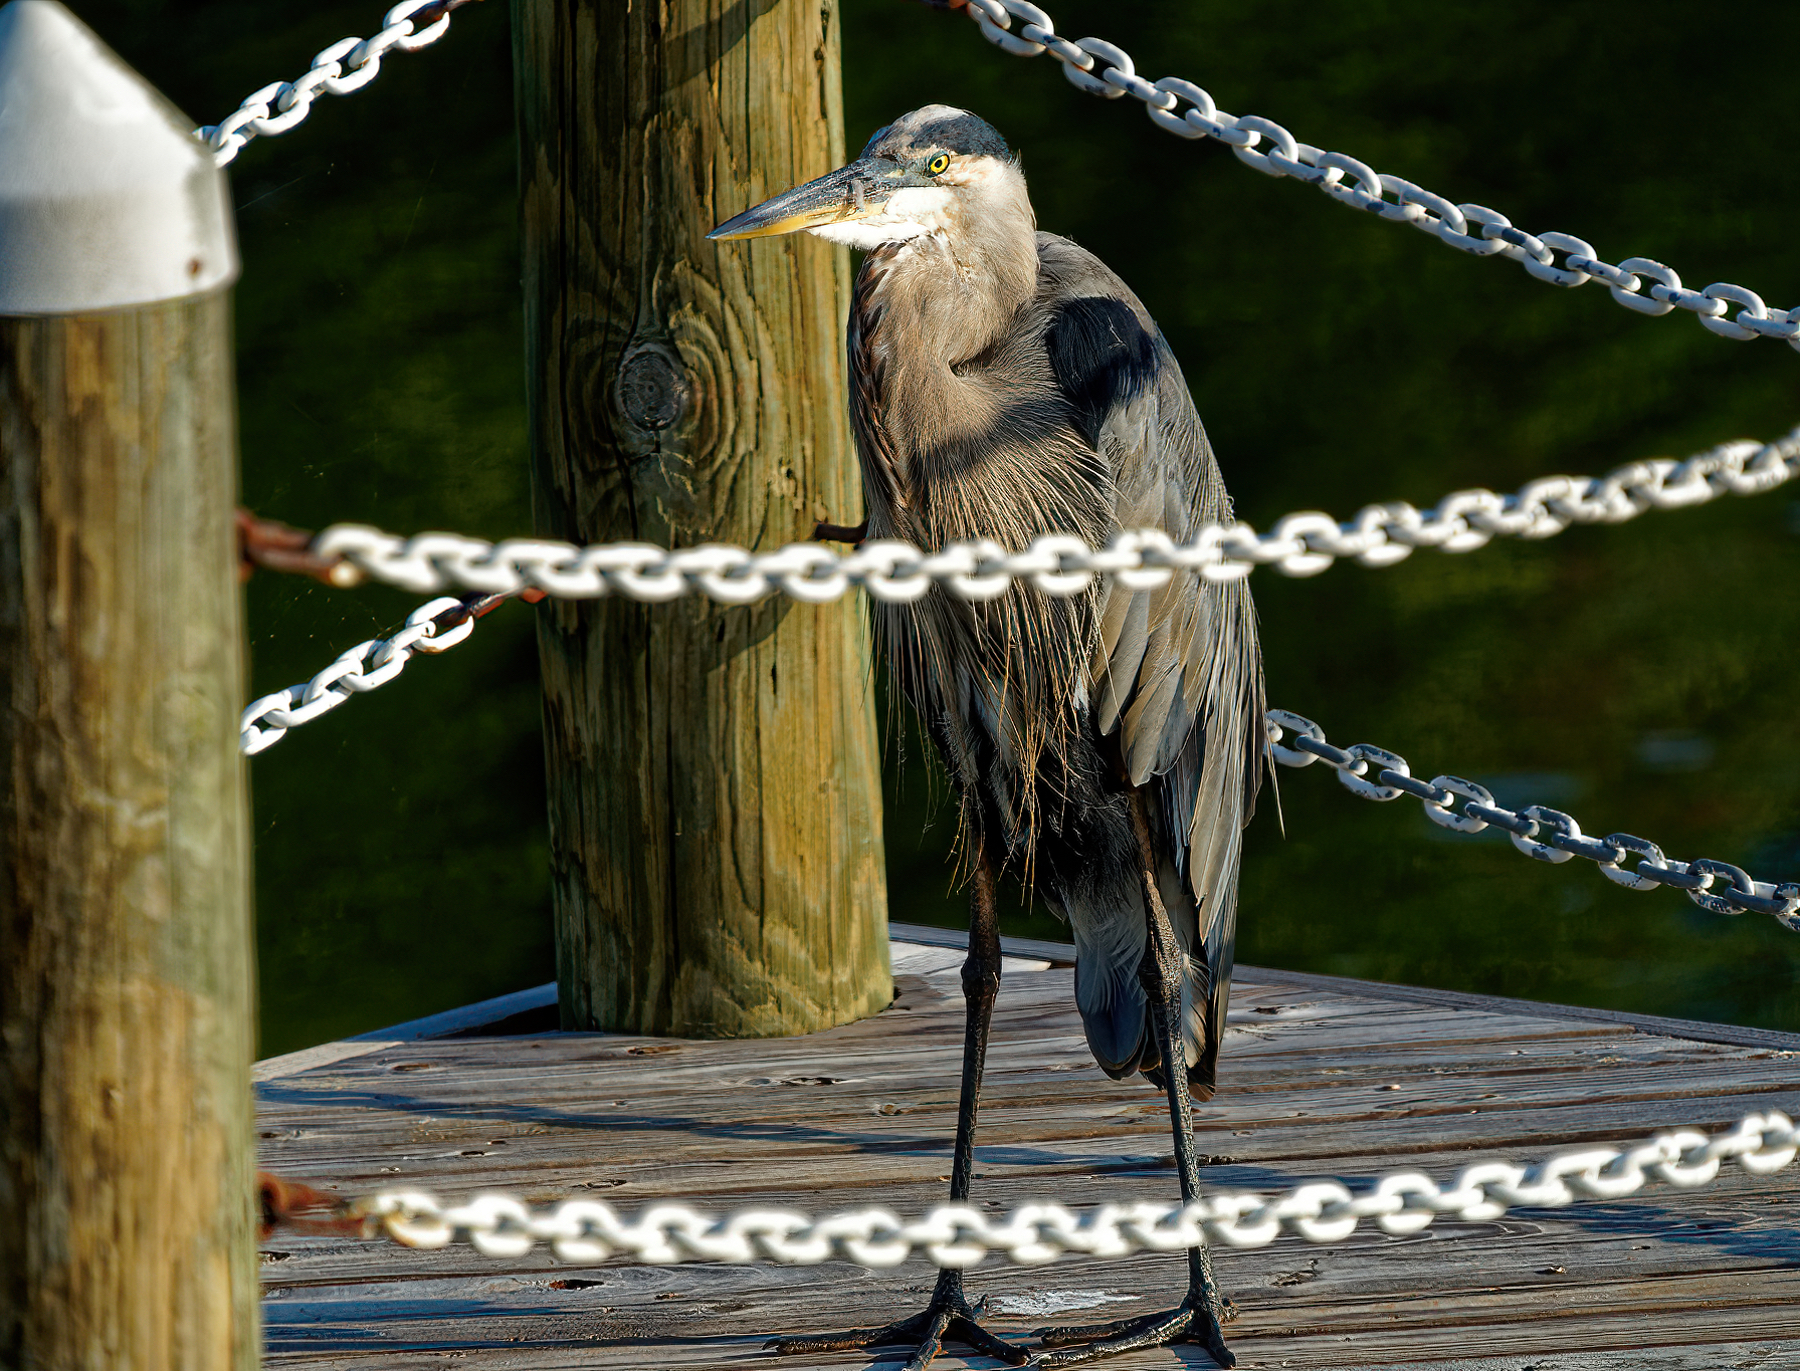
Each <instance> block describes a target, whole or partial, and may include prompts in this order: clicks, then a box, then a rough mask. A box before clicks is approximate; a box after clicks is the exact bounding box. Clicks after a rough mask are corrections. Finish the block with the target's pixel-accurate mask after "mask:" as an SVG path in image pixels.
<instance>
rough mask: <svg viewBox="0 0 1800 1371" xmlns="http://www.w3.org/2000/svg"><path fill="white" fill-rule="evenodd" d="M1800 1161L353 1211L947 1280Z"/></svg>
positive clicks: (399, 1228) (395, 1203) (538, 1236)
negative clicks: (874, 1200) (695, 1202)
mask: <svg viewBox="0 0 1800 1371" xmlns="http://www.w3.org/2000/svg"><path fill="white" fill-rule="evenodd" d="M1797 1147H1800V1130H1796V1128H1795V1126H1794V1124H1793V1123H1792V1121H1790V1120H1789V1118H1788V1116H1787V1115H1786V1114H1783V1113H1781V1112H1779V1111H1774V1110H1772V1111H1770V1112H1769V1113H1767V1114H1748V1115H1746V1116H1745V1117H1744V1118H1743V1119H1742V1120H1741V1121H1740V1122H1739V1123H1738V1125H1737V1126H1736V1127H1735V1128H1733V1129H1732V1130H1730V1131H1729V1132H1726V1133H1720V1134H1717V1135H1716V1136H1712V1137H1708V1136H1707V1135H1706V1134H1705V1133H1703V1132H1700V1131H1699V1130H1697V1129H1692V1128H1682V1129H1676V1130H1673V1131H1670V1132H1666V1133H1659V1134H1657V1135H1656V1136H1655V1137H1653V1138H1651V1139H1650V1140H1649V1141H1648V1142H1647V1143H1644V1144H1642V1145H1641V1146H1636V1147H1628V1148H1616V1147H1604V1146H1602V1147H1589V1148H1583V1149H1581V1150H1580V1151H1576V1152H1563V1153H1558V1154H1557V1155H1556V1156H1553V1157H1551V1158H1549V1159H1548V1160H1546V1161H1542V1162H1539V1163H1537V1164H1536V1165H1535V1166H1528V1167H1526V1166H1515V1165H1513V1164H1511V1163H1509V1162H1484V1163H1481V1164H1479V1165H1476V1166H1471V1167H1467V1168H1465V1169H1464V1170H1463V1171H1462V1172H1460V1173H1459V1174H1458V1175H1457V1177H1456V1179H1455V1180H1454V1181H1452V1182H1451V1183H1450V1184H1449V1185H1447V1186H1440V1185H1439V1184H1438V1183H1437V1182H1436V1181H1434V1180H1432V1179H1431V1178H1430V1177H1429V1176H1426V1175H1423V1174H1422V1173H1420V1172H1417V1171H1407V1172H1401V1173H1398V1174H1395V1175H1390V1176H1388V1177H1386V1178H1385V1179H1383V1180H1382V1181H1381V1182H1380V1183H1378V1184H1377V1185H1376V1186H1375V1188H1374V1189H1372V1190H1367V1191H1364V1192H1362V1193H1361V1194H1356V1193H1354V1192H1352V1191H1351V1190H1350V1188H1349V1187H1348V1186H1346V1185H1344V1184H1342V1183H1341V1182H1338V1181H1324V1182H1315V1183H1313V1184H1308V1185H1302V1186H1298V1187H1296V1188H1295V1189H1293V1190H1290V1191H1288V1192H1287V1193H1286V1194H1283V1195H1273V1196H1271V1195H1262V1194H1257V1193H1255V1192H1252V1191H1219V1192H1217V1193H1214V1194H1212V1195H1209V1196H1205V1197H1203V1198H1201V1199H1198V1200H1195V1201H1194V1202H1193V1203H1192V1204H1188V1205H1180V1204H1151V1203H1139V1204H1107V1205H1101V1206H1100V1207H1099V1208H1097V1209H1089V1210H1086V1211H1076V1210H1072V1209H1069V1208H1066V1207H1065V1206H1063V1205H1060V1204H1054V1203H1037V1204H1026V1205H1022V1206H1020V1207H1019V1208H1017V1209H1015V1210H1013V1211H1012V1212H1011V1213H1010V1214H1006V1215H1004V1216H1000V1215H995V1216H992V1217H990V1216H989V1215H987V1214H985V1213H983V1212H982V1211H981V1210H979V1209H975V1208H972V1207H971V1206H969V1205H945V1206H942V1207H940V1208H937V1209H933V1210H932V1211H931V1212H930V1213H928V1214H926V1215H925V1216H924V1217H923V1218H920V1219H917V1220H914V1221H911V1222H908V1221H906V1220H903V1219H901V1218H900V1217H899V1216H897V1215H896V1214H894V1213H893V1212H892V1211H890V1210H887V1209H880V1208H867V1209H851V1210H843V1211H840V1212H838V1213H834V1214H827V1215H823V1216H821V1217H817V1218H814V1217H812V1216H809V1215H807V1214H803V1213H800V1212H798V1211H796V1210H792V1209H741V1210H739V1211H738V1212H736V1213H735V1214H731V1215H728V1216H726V1217H723V1218H720V1217H718V1216H716V1215H712V1214H707V1213H704V1212H702V1211H700V1210H696V1209H692V1208H690V1207H689V1206H687V1205H684V1204H658V1205H653V1206H651V1207H650V1208H648V1209H645V1210H643V1211H641V1212H640V1213H639V1214H638V1216H637V1218H636V1219H628V1218H625V1217H624V1216H623V1215H621V1214H620V1213H619V1212H618V1211H616V1210H615V1209H613V1207H612V1206H611V1205H609V1204H606V1203H605V1202H604V1201H601V1200H568V1201H565V1202H564V1203H562V1204H560V1205H557V1206H555V1207H553V1208H550V1209H545V1210H537V1211H534V1210H533V1209H531V1208H530V1207H529V1206H528V1205H526V1204H525V1203H523V1202H522V1201H520V1200H518V1199H515V1198H514V1197H513V1196H511V1195H505V1194H497V1193H488V1194H482V1195H477V1196H476V1197H475V1198H474V1199H473V1200H471V1201H469V1203H467V1204H460V1205H445V1204H442V1203H440V1202H439V1201H438V1200H437V1199H436V1198H435V1197H433V1196H431V1195H429V1194H426V1193H425V1192H423V1191H419V1190H383V1191H380V1192H378V1193H376V1194H373V1195H367V1196H364V1197H363V1198H361V1199H359V1200H355V1201H353V1202H352V1203H351V1204H350V1206H349V1212H350V1213H351V1214H353V1215H360V1216H361V1217H362V1218H363V1220H364V1228H365V1231H366V1232H368V1233H369V1234H370V1235H371V1236H374V1235H375V1234H377V1233H385V1234H386V1235H387V1236H388V1237H389V1238H391V1239H392V1240H393V1241H395V1242H397V1243H400V1244H402V1245H403V1246H406V1247H423V1248H440V1247H447V1246H449V1245H450V1244H451V1243H453V1242H457V1241H462V1242H467V1243H469V1244H471V1245H472V1246H473V1247H474V1248H475V1249H476V1250H477V1251H478V1252H480V1253H481V1254H482V1255H484V1256H489V1257H501V1258H516V1257H522V1256H524V1255H525V1254H526V1253H527V1252H529V1251H531V1249H532V1248H533V1247H534V1246H536V1245H537V1244H538V1243H540V1242H547V1243H549V1244H550V1246H551V1249H552V1250H553V1251H554V1252H555V1254H556V1256H557V1257H558V1258H559V1259H560V1260H562V1261H565V1262H575V1263H593V1262H603V1261H609V1260H613V1259H620V1260H625V1261H634V1262H644V1263H649V1264H652V1265H668V1264H672V1263H675V1262H691V1261H702V1262H758V1261H766V1262H776V1263H780V1264H782V1265H788V1266H815V1265H817V1264H819V1263H820V1262H826V1261H849V1262H854V1263H856V1264H857V1265H859V1266H867V1267H875V1268H880V1267H890V1266H898V1265H899V1264H900V1263H901V1262H903V1261H905V1260H906V1259H907V1258H908V1257H910V1256H911V1255H912V1254H913V1253H914V1252H915V1251H917V1252H921V1253H923V1254H924V1255H925V1256H926V1257H928V1258H929V1259H930V1260H931V1261H932V1262H934V1263H935V1264H936V1265H938V1266H951V1267H967V1266H973V1265H975V1264H976V1263H977V1262H979V1261H980V1260H981V1259H982V1258H983V1257H984V1256H986V1255H987V1254H988V1253H990V1252H993V1253H999V1254H1001V1255H1002V1256H1005V1257H1007V1258H1009V1259H1011V1260H1012V1261H1014V1262H1017V1263H1019V1264H1020V1265H1023V1266H1037V1265H1042V1264H1044V1263H1046V1262H1053V1261H1055V1260H1056V1259H1057V1258H1058V1257H1061V1256H1063V1255H1065V1254H1075V1255H1080V1256H1088V1257H1124V1256H1128V1255H1130V1254H1131V1253H1133V1252H1138V1251H1152V1252H1169V1251H1179V1250H1182V1249H1185V1248H1190V1247H1199V1246H1201V1245H1203V1244H1205V1243H1206V1242H1207V1241H1208V1240H1209V1239H1216V1240H1218V1241H1220V1242H1223V1243H1226V1244H1227V1245H1229V1246H1232V1247H1263V1246H1266V1245H1267V1244H1269V1243H1271V1242H1274V1241H1275V1239H1276V1238H1277V1237H1278V1236H1279V1235H1280V1234H1281V1233H1282V1232H1283V1231H1284V1230H1285V1231H1286V1232H1289V1233H1293V1234H1297V1235H1298V1236H1300V1237H1302V1238H1305V1239H1306V1240H1307V1241H1309V1242H1315V1243H1332V1242H1343V1241H1345V1240H1347V1239H1348V1238H1349V1237H1350V1236H1351V1234H1353V1233H1354V1232H1355V1231H1356V1229H1357V1225H1358V1224H1359V1223H1360V1222H1361V1221H1362V1220H1364V1219H1373V1220H1374V1221H1375V1223H1376V1225H1377V1226H1378V1227H1380V1229H1381V1230H1382V1231H1383V1232H1384V1233H1389V1234H1394V1235H1402V1234H1408V1233H1416V1232H1418V1231H1419V1230H1420V1229H1422V1228H1424V1227H1425V1226H1426V1225H1427V1224H1429V1223H1431V1221H1432V1220H1433V1219H1437V1218H1440V1217H1445V1216H1448V1217H1452V1218H1459V1219H1463V1220H1465V1221H1469V1222H1485V1221H1488V1220H1492V1219H1497V1218H1499V1217H1500V1216H1501V1215H1502V1214H1504V1213H1505V1212H1506V1211H1507V1210H1508V1209H1509V1208H1512V1207H1515V1206H1524V1207H1529V1208H1534V1209H1538V1208H1557V1207H1560V1206H1563V1205H1569V1204H1577V1203H1580V1202H1581V1201H1583V1200H1588V1199H1597V1200H1614V1199H1619V1198H1621V1197H1623V1196H1626V1195H1630V1194H1633V1193H1635V1192H1636V1191H1638V1190H1640V1189H1642V1188H1643V1187H1644V1186H1645V1185H1646V1184H1648V1183H1649V1182H1651V1181H1653V1180H1662V1181H1667V1182H1668V1183H1670V1184H1671V1185H1678V1186H1687V1187H1693V1186H1700V1185H1705V1184H1707V1183H1708V1182H1710V1181H1712V1180H1714V1179H1716V1178H1717V1177H1718V1175H1719V1168H1720V1164H1721V1163H1722V1162H1724V1161H1725V1160H1727V1159H1728V1158H1735V1159H1736V1160H1737V1163H1738V1165H1739V1166H1741V1167H1742V1168H1743V1169H1744V1170H1745V1171H1747V1172H1749V1173H1750V1174H1751V1175H1753V1176H1767V1175H1770V1174H1771V1173H1773V1172H1775V1171H1778V1170H1780V1169H1781V1168H1782V1167H1784V1166H1786V1165H1788V1164H1789V1163H1790V1162H1792V1161H1793V1160H1794V1156H1795V1152H1796V1149H1797Z"/></svg>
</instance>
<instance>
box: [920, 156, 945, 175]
mask: <svg viewBox="0 0 1800 1371" xmlns="http://www.w3.org/2000/svg"><path fill="white" fill-rule="evenodd" d="M949 165H950V154H949V153H946V152H940V153H939V154H938V155H937V156H936V157H933V158H932V159H931V160H930V161H929V162H927V163H926V164H925V170H926V171H927V172H929V173H930V174H931V175H933V176H942V175H943V174H944V169H945V168H946V167H948V166H949Z"/></svg>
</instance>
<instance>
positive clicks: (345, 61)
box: [194, 0, 455, 167]
mask: <svg viewBox="0 0 1800 1371" xmlns="http://www.w3.org/2000/svg"><path fill="white" fill-rule="evenodd" d="M428 8H435V9H441V10H442V13H440V14H439V15H438V17H437V19H436V20H435V21H433V22H432V23H429V24H427V25H426V26H425V27H424V28H423V29H420V30H419V31H418V32H416V33H415V32H414V31H413V21H412V16H413V15H414V14H416V13H418V12H419V11H420V10H423V9H428ZM453 8H455V6H454V5H450V6H446V5H444V3H443V0H404V3H402V4H398V5H395V6H394V7H393V8H392V9H391V10H389V11H388V12H387V14H385V15H384V16H383V17H382V21H381V23H382V29H381V32H380V33H378V34H376V35H375V36H374V37H373V38H340V39H339V40H338V41H337V42H335V43H333V44H332V45H331V46H330V47H328V48H326V49H325V50H324V51H323V52H321V53H320V54H319V55H318V56H317V57H315V58H313V60H312V66H311V68H309V69H308V70H307V72H306V74H305V75H304V76H302V77H300V79H299V80H297V81H277V82H275V83H274V84H273V85H268V86H264V87H263V88H262V89H261V90H259V91H257V92H256V94H254V95H252V96H250V97H249V98H248V99H247V100H245V101H244V103H243V104H241V105H239V106H238V107H237V109H235V110H233V111H232V112H231V114H229V115H227V116H226V118H225V120H224V122H223V123H218V124H208V125H206V126H204V127H202V128H197V129H195V130H194V136H195V137H196V138H199V139H200V140H201V141H202V142H204V143H206V144H208V145H209V146H210V147H211V148H212V150H213V161H214V163H215V164H217V165H218V166H221V167H222V166H224V165H226V164H227V163H228V162H230V161H231V160H232V159H233V158H235V157H236V156H237V155H238V153H239V152H240V151H241V150H242V149H243V147H244V145H245V144H246V143H248V142H249V141H250V140H251V139H252V138H255V137H258V136H259V135H266V134H274V133H286V132H287V131H288V130H289V129H291V128H293V127H294V125H295V124H298V123H299V122H300V121H301V120H302V119H304V118H306V116H307V114H308V113H310V112H311V110H312V103H313V101H314V100H316V99H318V97H319V96H320V95H348V94H350V92H351V91H353V90H361V89H362V88H363V87H364V86H366V85H368V84H369V82H371V81H373V80H374V79H375V78H376V77H377V76H379V75H380V74H381V58H382V55H383V54H384V53H387V52H390V51H398V52H417V51H418V50H419V49H420V48H423V47H427V46H429V45H430V44H432V43H435V42H437V40H438V39H440V38H442V37H443V36H444V34H445V32H446V31H447V30H448V29H449V27H450V10H451V9H453Z"/></svg>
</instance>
